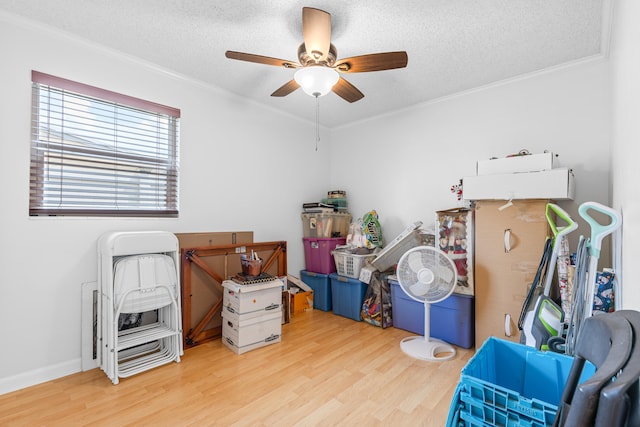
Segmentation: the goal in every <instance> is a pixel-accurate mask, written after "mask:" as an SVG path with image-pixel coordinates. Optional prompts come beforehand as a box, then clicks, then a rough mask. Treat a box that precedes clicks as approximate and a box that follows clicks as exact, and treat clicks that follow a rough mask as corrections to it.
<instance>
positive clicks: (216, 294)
mask: <svg viewBox="0 0 640 427" xmlns="http://www.w3.org/2000/svg"><path fill="white" fill-rule="evenodd" d="M176 237H177V238H178V243H179V245H180V250H182V249H183V248H196V247H205V246H226V245H234V244H237V243H253V231H237V232H211V233H178V234H176ZM204 261H205V263H206V264H207V265H208V266H209V267H210V268H211V269H212V270H214V271H226V272H228V273H229V274H228V275H235V274H237V273H238V272H239V271H241V267H240V263H239V262H237V265H235V266H233V265H226V266H225V265H224V258H221V257H209V258H205V259H204ZM225 276H227V274H225ZM181 286H184V284H183V283H181ZM188 297H189V298H190V302H191V314H190V322H183V323H188V324H190V325H196V324H198V322H199V321H200V320H201V319H202V318H203V317H204V316H205V314H206V313H207V312H208V311H209V309H210V308H211V305H212V301H214V302H215V301H218V300H220V299H222V290H221V289H220V288H218V287H216V286H212V283H211V278H210V277H209V276H208V275H207V274H206V273H205V272H204V271H202V270H201V269H199V268H194V269H192V270H191V295H189V296H188ZM184 298H187V296H185V295H183V299H184ZM183 307H184V301H183ZM185 315H186V313H183V316H185ZM221 325H222V317H221V316H220V313H218V314H217V315H215V316H214V317H213V318H212V319H211V321H210V322H209V323H208V324H207V326H206V328H205V329H207V330H208V329H212V328H219V327H220V326H221ZM188 332H189V331H186V330H185V331H184V334H186V333H188Z"/></svg>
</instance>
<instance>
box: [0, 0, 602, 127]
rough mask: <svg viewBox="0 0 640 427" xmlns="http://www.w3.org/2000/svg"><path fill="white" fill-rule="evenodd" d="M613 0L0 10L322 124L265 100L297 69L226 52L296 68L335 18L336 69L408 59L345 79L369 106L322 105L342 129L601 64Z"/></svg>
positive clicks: (114, 2)
mask: <svg viewBox="0 0 640 427" xmlns="http://www.w3.org/2000/svg"><path fill="white" fill-rule="evenodd" d="M611 1H612V0H403V1H395V2H390V1H388V0H351V1H348V2H347V1H344V0H342V1H340V0H326V1H298V0H220V1H210V0H135V1H132V0H56V1H42V0H0V10H5V11H8V12H10V13H12V14H15V15H19V16H22V17H26V18H28V19H31V20H35V21H39V22H42V23H45V24H47V25H49V26H52V27H55V28H58V29H60V30H63V31H65V32H67V33H72V34H75V35H78V36H80V37H82V38H84V39H87V40H90V41H93V42H95V43H98V44H100V45H104V46H107V47H109V48H111V49H115V50H118V51H121V52H124V53H127V54H129V55H133V56H136V57H139V58H142V59H144V60H146V61H148V62H151V63H154V64H157V65H159V66H161V67H163V68H165V69H168V70H171V71H173V72H177V73H179V74H182V75H185V76H188V77H190V78H193V79H196V80H199V81H202V82H205V83H207V84H210V85H213V86H217V87H220V88H222V89H224V90H226V91H229V92H232V93H234V94H237V95H239V96H242V97H246V98H251V99H253V100H255V101H257V102H260V103H263V104H266V105H269V106H271V107H273V108H276V109H279V110H282V111H285V112H288V113H290V114H293V115H296V116H299V117H302V118H304V119H306V120H313V119H314V118H315V101H314V99H313V98H311V97H310V96H308V95H306V94H304V92H302V90H300V89H299V90H297V91H296V92H294V93H293V94H291V95H289V96H287V97H284V98H273V97H271V96H270V94H271V93H272V92H273V91H274V90H275V89H277V88H279V87H280V86H281V85H283V84H284V83H286V82H287V81H289V80H290V79H291V78H292V77H293V72H294V71H293V70H287V69H284V68H279V67H273V66H267V65H260V64H254V63H249V62H242V61H233V60H230V59H227V58H226V57H225V56H224V52H225V51H226V50H235V51H240V52H247V53H254V54H259V55H265V56H272V57H276V58H282V59H290V60H293V61H297V48H298V45H299V44H300V43H301V42H302V34H301V27H302V7H303V6H311V7H316V8H319V9H323V10H325V11H327V12H329V13H331V17H332V42H333V44H334V45H335V46H336V48H337V50H338V59H340V58H345V57H350V56H357V55H364V54H369V53H377V52H385V51H396V50H405V51H407V53H408V56H409V63H408V66H407V68H405V69H397V70H387V71H379V72H372V73H358V74H350V75H347V76H345V78H346V79H347V80H348V81H349V82H351V83H352V84H354V85H355V86H356V87H358V88H359V89H360V90H361V91H362V92H363V93H364V94H365V97H364V99H362V100H361V101H358V102H356V103H353V104H349V103H347V102H345V101H344V100H342V99H341V98H339V97H338V96H336V95H335V94H333V93H331V94H328V95H327V96H325V97H323V98H321V99H320V111H321V112H320V116H321V122H322V124H323V125H325V126H327V127H338V126H341V125H344V124H348V123H351V122H355V121H358V120H362V119H366V118H370V117H374V116H377V115H380V114H384V113H386V112H389V111H393V110H398V109H402V108H406V107H409V106H411V105H415V104H419V103H423V102H426V101H429V100H433V99H436V98H440V97H443V96H447V95H452V94H455V93H459V92H462V91H465V90H469V89H473V88H476V87H480V86H484V85H487V84H491V83H494V82H499V81H502V80H505V79H510V78H513V77H517V76H520V75H523V74H527V73H531V72H536V71H539V70H543V69H546V68H549V67H554V66H558V65H560V64H565V63H569V62H572V61H576V60H579V59H582V58H587V57H591V56H594V55H602V54H606V52H603V48H602V46H605V48H606V45H607V40H608V39H607V36H608V35H607V34H606V31H607V28H608V25H607V22H606V18H607V17H608V10H607V9H608V8H610V4H611V3H610V2H611Z"/></svg>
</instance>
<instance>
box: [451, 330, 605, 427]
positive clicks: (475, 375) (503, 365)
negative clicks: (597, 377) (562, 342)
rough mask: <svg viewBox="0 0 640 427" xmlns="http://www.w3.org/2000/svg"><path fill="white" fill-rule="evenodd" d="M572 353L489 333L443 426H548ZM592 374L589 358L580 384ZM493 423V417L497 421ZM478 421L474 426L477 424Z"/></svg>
mask: <svg viewBox="0 0 640 427" xmlns="http://www.w3.org/2000/svg"><path fill="white" fill-rule="evenodd" d="M572 363H573V357H570V356H567V355H564V354H558V353H553V352H547V351H540V350H536V349H535V348H533V347H528V346H525V345H522V344H518V343H514V342H511V341H506V340H502V339H499V338H495V337H489V339H487V340H486V341H485V342H484V344H482V347H480V349H479V350H478V351H477V352H476V354H475V355H474V356H473V357H472V358H471V359H470V360H469V362H468V363H467V365H466V366H465V367H464V368H463V369H462V372H461V374H460V383H459V384H458V387H457V389H456V393H455V395H454V398H453V400H452V402H451V407H450V409H449V417H448V420H447V426H458V425H460V424H459V423H460V422H461V421H463V422H464V423H463V424H462V425H465V426H466V425H486V424H489V425H491V423H490V422H489V421H482V422H484V423H485V424H482V422H481V421H480V420H483V419H486V420H490V419H494V420H498V419H500V420H503V421H504V423H498V425H506V426H527V427H528V426H550V425H552V424H553V420H554V419H555V416H556V412H557V410H558V403H559V402H560V397H561V395H562V391H563V390H564V386H565V383H566V381H567V376H568V375H569V371H570V370H571V365H572ZM594 372H595V367H594V366H593V365H592V364H591V363H589V362H587V363H586V364H585V368H584V370H583V372H582V377H581V379H580V382H582V381H584V380H585V379H587V378H588V377H590V376H591V375H593V373H594ZM496 422H497V421H496ZM476 423H478V424H476Z"/></svg>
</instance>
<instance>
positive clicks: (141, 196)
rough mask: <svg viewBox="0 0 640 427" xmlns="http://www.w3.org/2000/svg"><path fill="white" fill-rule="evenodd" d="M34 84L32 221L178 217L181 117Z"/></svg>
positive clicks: (92, 92) (43, 79)
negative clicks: (34, 218)
mask: <svg viewBox="0 0 640 427" xmlns="http://www.w3.org/2000/svg"><path fill="white" fill-rule="evenodd" d="M31 77H32V82H33V83H32V123H31V135H32V137H31V169H30V195H29V215H31V216H38V215H49V216H50V215H75V216H163V217H176V216H177V215H178V145H179V121H180V110H178V109H175V108H170V107H166V106H163V105H158V104H155V103H152V102H148V101H144V100H141V99H137V98H133V97H129V96H126V95H121V94H118V93H115V92H110V91H107V90H103V89H99V88H96V87H93V86H87V85H84V84H80V83H76V82H72V81H70V80H66V79H62V78H59V77H54V76H51V75H48V74H44V73H40V72H37V71H33V72H32V76H31Z"/></svg>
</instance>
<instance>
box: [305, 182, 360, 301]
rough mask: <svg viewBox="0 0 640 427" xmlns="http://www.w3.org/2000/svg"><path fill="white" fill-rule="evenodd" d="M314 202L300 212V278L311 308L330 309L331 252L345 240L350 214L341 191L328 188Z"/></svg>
mask: <svg viewBox="0 0 640 427" xmlns="http://www.w3.org/2000/svg"><path fill="white" fill-rule="evenodd" d="M312 205H313V204H312ZM318 205H319V206H318V207H317V208H311V209H310V210H309V211H306V212H303V213H302V214H301V217H302V230H303V236H304V237H303V238H302V240H303V244H304V259H305V269H304V270H302V271H301V272H300V278H301V279H302V281H303V282H304V283H306V284H307V285H309V286H310V287H311V288H312V289H313V295H314V298H313V308H317V309H320V310H323V311H331V309H332V308H333V300H332V296H331V281H330V279H329V275H330V274H332V273H335V271H336V264H335V262H334V259H333V256H332V254H331V252H332V251H333V250H334V249H335V248H336V247H338V246H341V245H344V244H345V243H346V241H347V234H348V233H349V226H350V224H351V214H350V213H349V212H348V211H347V202H346V197H345V193H344V192H343V191H330V192H329V193H328V197H327V198H326V199H323V200H322V202H321V203H320V204H318Z"/></svg>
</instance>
